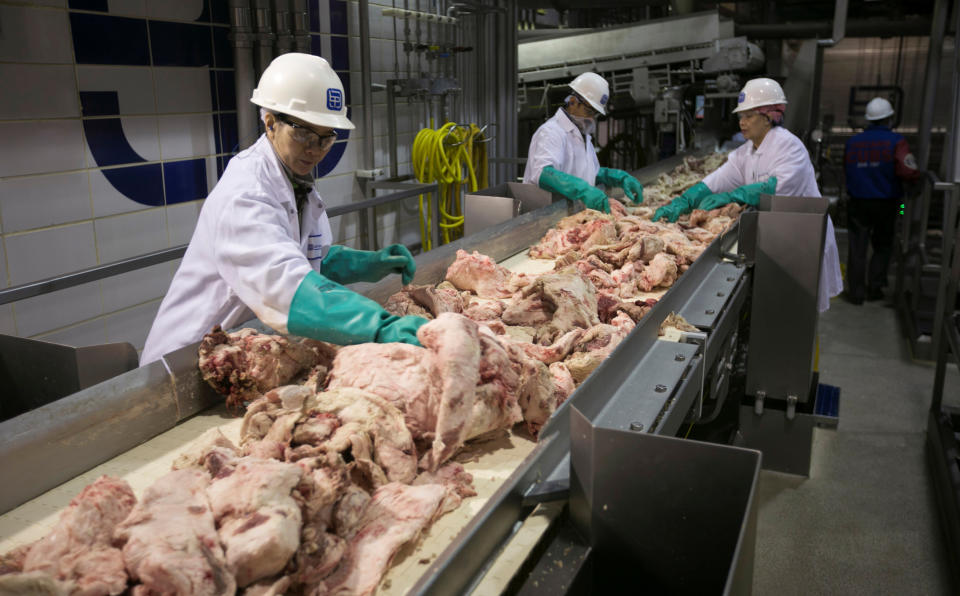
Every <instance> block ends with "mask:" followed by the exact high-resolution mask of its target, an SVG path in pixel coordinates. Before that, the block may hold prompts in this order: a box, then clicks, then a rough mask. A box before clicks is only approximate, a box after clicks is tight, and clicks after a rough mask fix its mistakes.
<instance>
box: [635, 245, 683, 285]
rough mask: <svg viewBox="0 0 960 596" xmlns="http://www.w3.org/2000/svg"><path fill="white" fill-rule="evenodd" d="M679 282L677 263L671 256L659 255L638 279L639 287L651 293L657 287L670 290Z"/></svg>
mask: <svg viewBox="0 0 960 596" xmlns="http://www.w3.org/2000/svg"><path fill="white" fill-rule="evenodd" d="M676 280H677V263H676V261H674V260H673V259H672V258H671V257H670V255H666V254H664V253H659V254H657V255H656V256H655V257H653V260H652V261H650V264H648V265H647V266H646V267H644V268H643V271H642V272H641V273H640V277H639V279H637V287H638V288H640V289H641V290H642V291H644V292H649V291H650V290H652V289H653V288H655V287H657V286H663V287H667V288H669V287H670V286H672V285H673V282H675V281H676Z"/></svg>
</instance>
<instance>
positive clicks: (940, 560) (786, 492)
mask: <svg viewBox="0 0 960 596" xmlns="http://www.w3.org/2000/svg"><path fill="white" fill-rule="evenodd" d="M819 325H820V381H821V382H823V383H826V384H830V385H836V386H839V387H840V388H841V398H840V424H839V427H838V428H836V429H820V428H818V429H815V430H814V440H813V447H812V463H811V470H810V477H809V478H804V477H798V476H792V475H788V474H780V473H776V472H768V471H764V472H762V473H761V478H760V500H759V519H758V528H757V542H756V554H755V559H754V581H753V591H754V594H759V595H766V594H775V595H777V596H785V595H792V594H803V595H810V594H897V595H900V594H925V595H926V594H957V593H960V586H958V587H957V588H954V587H953V586H952V585H951V583H950V577H949V568H948V566H947V561H946V555H945V553H944V548H945V547H944V539H943V536H942V534H941V529H940V525H939V523H940V520H939V512H938V511H937V506H936V502H935V500H934V494H933V488H932V481H931V476H930V472H929V468H928V465H927V460H926V457H925V452H924V448H925V441H926V428H927V414H928V408H929V404H930V399H931V392H932V385H933V374H934V367H933V365H932V363H926V362H919V361H914V360H912V358H911V354H910V353H909V347H908V345H907V342H906V341H905V339H904V336H903V333H902V332H901V330H900V326H899V323H898V319H897V315H896V311H895V310H894V309H893V308H892V307H891V306H890V305H888V304H885V303H881V302H869V303H865V304H864V305H863V306H853V305H850V304H848V303H846V302H844V301H843V300H841V299H840V298H835V299H834V300H833V302H832V304H831V308H830V310H829V311H827V312H826V313H823V314H822V315H821V317H820V324H819ZM944 395H945V396H951V397H952V396H958V397H960V375H958V373H957V369H956V367H954V366H951V367H950V369H949V370H948V374H947V386H946V391H945V393H944ZM954 399H955V398H954Z"/></svg>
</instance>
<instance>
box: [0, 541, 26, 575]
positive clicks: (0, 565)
mask: <svg viewBox="0 0 960 596" xmlns="http://www.w3.org/2000/svg"><path fill="white" fill-rule="evenodd" d="M33 545H34V543H32V542H31V543H30V544H23V545H20V546H18V547H16V548H14V549H13V550H11V551H9V552H6V553H3V554H2V555H0V575H6V574H8V573H19V572H21V571H23V560H24V559H26V558H27V553H28V552H30V549H31V548H32V547H33Z"/></svg>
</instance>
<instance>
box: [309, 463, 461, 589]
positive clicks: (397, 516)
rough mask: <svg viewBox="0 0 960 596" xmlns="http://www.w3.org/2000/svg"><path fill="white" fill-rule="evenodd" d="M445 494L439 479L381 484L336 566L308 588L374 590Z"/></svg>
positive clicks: (433, 515) (430, 518)
mask: <svg viewBox="0 0 960 596" xmlns="http://www.w3.org/2000/svg"><path fill="white" fill-rule="evenodd" d="M446 495H447V491H446V489H445V488H444V487H443V486H442V485H440V484H424V485H421V486H408V485H405V484H399V483H396V482H392V483H390V484H387V485H385V486H381V487H380V488H379V489H377V491H376V492H374V493H373V495H372V496H371V497H370V501H369V502H368V503H367V505H366V507H365V508H364V511H363V515H362V516H361V518H360V520H359V521H358V522H357V524H356V525H355V526H354V527H353V529H352V531H351V533H350V535H349V536H348V545H347V551H346V554H345V555H344V557H343V559H342V560H341V562H340V565H339V566H338V567H337V570H336V571H335V572H334V573H333V574H332V575H330V576H329V577H327V578H326V579H324V580H323V582H322V583H320V584H318V585H316V586H314V587H313V588H312V589H309V590H307V592H306V593H307V594H311V595H316V596H320V595H325V594H352V595H356V596H366V595H368V594H372V593H373V592H374V590H376V589H377V586H378V585H379V584H380V579H381V578H382V577H383V574H384V572H385V571H386V569H387V567H388V566H389V565H390V561H391V560H392V559H393V557H394V555H396V553H397V551H398V550H399V549H400V547H402V546H403V545H404V544H406V543H408V542H410V541H412V540H414V539H416V538H417V536H419V535H420V532H422V531H423V529H424V528H426V527H427V526H429V525H430V524H431V523H432V522H433V520H434V519H435V518H436V517H437V516H438V515H439V514H440V513H441V511H442V510H441V505H442V504H443V501H444V498H445V497H446Z"/></svg>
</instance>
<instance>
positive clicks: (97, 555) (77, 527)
mask: <svg viewBox="0 0 960 596" xmlns="http://www.w3.org/2000/svg"><path fill="white" fill-rule="evenodd" d="M136 502H137V499H136V497H135V496H134V495H133V490H131V488H130V485H129V484H127V483H126V481H124V480H121V479H119V478H112V477H110V476H101V477H100V478H98V479H97V480H95V481H94V482H93V483H91V484H90V485H88V486H87V487H85V488H84V489H83V490H82V491H80V494H79V495H77V496H76V497H74V498H73V500H71V501H70V504H69V505H68V506H67V508H66V509H64V510H63V512H62V513H61V514H60V519H59V520H58V521H57V525H56V527H54V529H53V530H52V531H51V532H50V533H49V534H47V535H46V536H44V537H43V538H41V539H40V540H38V541H36V542H35V543H33V545H32V546H31V547H30V550H29V551H28V552H27V554H26V556H25V557H24V558H23V571H24V573H28V574H29V573H33V572H40V573H44V574H46V575H48V576H50V577H51V578H53V579H54V580H56V581H58V582H64V585H63V587H64V589H65V590H66V591H67V592H69V593H79V594H120V593H122V592H123V591H124V590H125V589H126V587H127V572H126V570H125V569H124V565H123V554H122V553H121V552H120V549H118V548H115V547H114V546H113V544H112V543H113V532H114V530H115V529H116V527H117V525H118V524H119V523H120V522H122V521H123V520H124V518H126V517H127V515H128V514H129V513H130V511H131V510H133V508H134V505H135V504H136Z"/></svg>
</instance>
